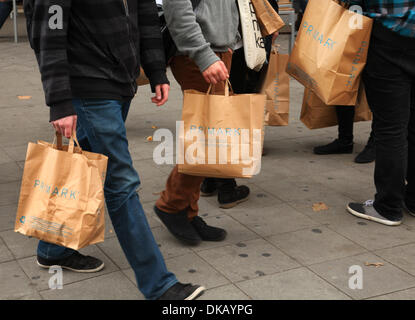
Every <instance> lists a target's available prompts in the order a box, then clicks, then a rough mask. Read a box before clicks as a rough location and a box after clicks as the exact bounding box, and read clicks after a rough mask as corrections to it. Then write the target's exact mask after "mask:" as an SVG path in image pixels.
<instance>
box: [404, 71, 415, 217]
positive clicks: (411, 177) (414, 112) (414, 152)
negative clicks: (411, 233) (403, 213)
mask: <svg viewBox="0 0 415 320" xmlns="http://www.w3.org/2000/svg"><path fill="white" fill-rule="evenodd" d="M406 181H407V185H406V192H405V205H406V208H407V209H408V211H409V212H410V213H411V214H412V215H414V216H415V79H413V82H412V101H411V115H410V120H409V126H408V171H407V174H406Z"/></svg>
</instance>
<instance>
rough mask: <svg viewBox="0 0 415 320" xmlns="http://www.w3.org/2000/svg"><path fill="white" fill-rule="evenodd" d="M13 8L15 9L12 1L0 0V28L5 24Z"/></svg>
mask: <svg viewBox="0 0 415 320" xmlns="http://www.w3.org/2000/svg"><path fill="white" fill-rule="evenodd" d="M12 10H13V2H12V1H6V2H0V29H1V27H2V26H3V24H4V23H5V22H6V20H7V18H8V17H9V15H10V13H11V12H12Z"/></svg>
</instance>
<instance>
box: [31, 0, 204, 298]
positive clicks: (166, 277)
mask: <svg viewBox="0 0 415 320" xmlns="http://www.w3.org/2000/svg"><path fill="white" fill-rule="evenodd" d="M50 8H52V9H53V10H51V9H50ZM59 8H60V9H59ZM24 10H25V15H26V20H27V29H28V35H29V41H30V45H31V47H32V48H33V49H34V51H35V54H36V58H37V60H38V64H39V69H40V73H41V76H42V82H43V87H44V91H45V96H46V104H47V105H48V106H49V107H50V122H51V123H52V125H53V126H54V128H55V130H56V131H57V132H58V133H61V134H62V135H64V136H66V137H68V138H69V137H71V135H72V134H73V132H74V131H75V130H76V133H77V136H78V140H79V143H80V146H81V147H82V148H83V149H84V150H88V151H92V152H95V153H101V154H104V155H106V156H108V168H107V174H106V180H105V184H104V193H105V200H106V205H107V209H108V214H109V216H110V218H111V221H112V224H113V226H114V230H115V233H116V235H117V237H118V240H119V242H120V245H121V248H122V250H123V251H124V253H125V256H126V258H127V260H128V262H129V263H130V265H131V267H132V269H133V271H134V273H135V276H136V280H137V285H138V288H139V290H140V291H141V292H142V293H143V295H144V296H145V297H146V298H147V299H151V300H155V299H160V300H191V299H195V298H197V297H198V296H199V295H200V294H201V293H202V292H203V291H204V288H203V287H202V286H198V285H191V284H183V283H180V282H179V281H178V280H177V278H176V276H175V275H174V274H173V273H171V272H170V271H168V270H167V267H166V265H165V262H164V259H163V256H162V254H161V252H160V250H159V247H158V245H157V243H156V241H155V239H154V237H153V234H152V232H151V229H150V227H149V225H148V222H147V219H146V216H145V214H144V210H143V208H142V205H141V202H140V199H139V196H138V194H137V191H136V190H137V188H138V187H139V185H140V178H139V175H138V173H137V171H136V170H135V169H134V167H133V162H132V160H131V155H130V152H129V150H128V140H127V136H126V128H125V121H126V119H127V115H128V111H129V108H130V104H131V100H132V99H133V97H134V95H135V93H136V90H137V85H136V82H135V79H136V78H137V77H138V75H139V70H140V65H142V67H143V69H144V70H145V73H146V75H147V76H148V78H149V80H150V84H151V88H152V90H153V92H155V93H156V95H155V97H153V98H152V102H153V103H155V104H156V105H157V106H161V105H163V104H164V103H165V102H166V101H167V99H168V93H169V89H170V87H169V81H168V79H167V77H166V63H165V58H164V51H163V45H162V38H161V33H160V28H159V20H158V15H157V8H156V3H155V2H154V1H153V0H141V1H135V0H117V1H114V0H100V5H99V6H96V1H95V0H72V1H64V0H43V1H37V0H27V1H25V4H24ZM56 10H58V11H59V10H62V13H63V14H62V15H61V19H62V21H56V19H59V17H57V18H56V17H55V18H56V19H55V20H53V19H50V18H51V17H52V15H54V14H56ZM51 12H52V13H51ZM51 21H52V22H53V21H55V22H56V25H53V23H52V25H51ZM69 22H70V23H69ZM37 263H38V265H39V266H41V267H44V268H49V267H50V266H52V265H58V266H61V267H62V268H66V269H69V270H72V271H76V272H97V271H99V270H101V269H102V268H104V263H103V262H102V261H101V260H99V259H97V258H95V257H91V256H85V255H82V254H81V253H79V252H78V251H75V250H72V249H69V248H65V247H61V246H58V245H55V244H51V243H47V242H44V241H39V245H38V249H37Z"/></svg>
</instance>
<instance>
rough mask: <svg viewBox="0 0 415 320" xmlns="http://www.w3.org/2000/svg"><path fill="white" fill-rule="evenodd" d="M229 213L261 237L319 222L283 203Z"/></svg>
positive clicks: (310, 225)
mask: <svg viewBox="0 0 415 320" xmlns="http://www.w3.org/2000/svg"><path fill="white" fill-rule="evenodd" d="M229 214H230V215H231V216H232V218H234V219H235V220H238V221H239V222H240V223H242V224H243V225H244V226H246V227H248V228H250V229H251V230H253V231H254V232H255V233H257V234H259V235H261V236H262V237H267V236H270V235H274V234H279V233H286V232H290V231H295V230H300V229H304V228H307V227H312V226H316V225H318V224H319V223H318V222H316V221H313V220H311V219H310V218H309V217H307V216H306V215H304V214H302V213H300V212H298V211H297V210H295V209H294V208H293V207H291V206H289V205H288V204H285V203H282V204H277V205H274V206H272V207H262V208H259V209H258V210H256V211H253V210H246V209H238V210H235V211H232V212H231V213H229Z"/></svg>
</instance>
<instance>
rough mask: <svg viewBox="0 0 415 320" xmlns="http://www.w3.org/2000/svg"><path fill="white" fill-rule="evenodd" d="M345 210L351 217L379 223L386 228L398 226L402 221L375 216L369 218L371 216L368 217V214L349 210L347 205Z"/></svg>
mask: <svg viewBox="0 0 415 320" xmlns="http://www.w3.org/2000/svg"><path fill="white" fill-rule="evenodd" d="M347 210H348V211H349V212H350V213H351V214H352V215H354V216H356V217H358V218H362V219H366V220H370V221H374V222H378V223H381V224H384V225H387V226H399V225H400V224H401V223H402V221H391V220H388V219H386V218H383V217H382V216H379V217H376V216H371V215H368V214H364V213H361V212H359V211H356V210H354V209H353V208H351V207H350V204H349V205H347Z"/></svg>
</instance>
